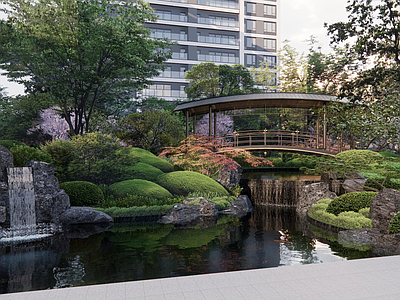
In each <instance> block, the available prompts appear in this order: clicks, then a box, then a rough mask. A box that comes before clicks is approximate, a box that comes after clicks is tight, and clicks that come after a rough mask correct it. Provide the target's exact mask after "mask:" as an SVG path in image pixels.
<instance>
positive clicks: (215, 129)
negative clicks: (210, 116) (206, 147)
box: [214, 111, 217, 138]
mask: <svg viewBox="0 0 400 300" xmlns="http://www.w3.org/2000/svg"><path fill="white" fill-rule="evenodd" d="M216 137H217V112H216V111H214V138H216Z"/></svg>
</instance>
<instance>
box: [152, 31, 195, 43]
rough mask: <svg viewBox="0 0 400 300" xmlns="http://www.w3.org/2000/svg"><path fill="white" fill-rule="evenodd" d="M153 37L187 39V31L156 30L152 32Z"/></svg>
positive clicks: (175, 39) (176, 39)
mask: <svg viewBox="0 0 400 300" xmlns="http://www.w3.org/2000/svg"><path fill="white" fill-rule="evenodd" d="M151 37H152V38H157V39H169V40H174V41H187V34H186V33H171V32H162V31H154V32H152V33H151Z"/></svg>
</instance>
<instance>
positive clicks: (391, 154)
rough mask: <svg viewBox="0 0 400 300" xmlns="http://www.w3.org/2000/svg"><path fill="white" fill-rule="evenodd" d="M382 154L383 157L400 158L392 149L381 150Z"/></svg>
mask: <svg viewBox="0 0 400 300" xmlns="http://www.w3.org/2000/svg"><path fill="white" fill-rule="evenodd" d="M379 154H380V155H382V156H383V157H386V158H387V157H392V158H400V155H398V154H396V153H393V152H392V151H389V150H386V151H380V152H379Z"/></svg>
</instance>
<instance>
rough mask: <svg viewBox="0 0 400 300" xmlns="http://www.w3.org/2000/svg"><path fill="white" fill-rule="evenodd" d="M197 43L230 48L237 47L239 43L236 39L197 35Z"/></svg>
mask: <svg viewBox="0 0 400 300" xmlns="http://www.w3.org/2000/svg"><path fill="white" fill-rule="evenodd" d="M197 41H198V42H199V43H209V44H221V45H232V46H238V45H239V41H238V40H237V39H232V38H224V37H214V36H202V35H199V36H198V37H197Z"/></svg>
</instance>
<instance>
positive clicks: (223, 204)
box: [209, 196, 236, 210]
mask: <svg viewBox="0 0 400 300" xmlns="http://www.w3.org/2000/svg"><path fill="white" fill-rule="evenodd" d="M229 199H230V197H226V196H225V197H215V198H213V199H212V200H209V201H210V202H212V203H214V204H215V205H216V206H217V208H218V210H224V209H227V208H228V207H229V206H231V202H230V201H229ZM235 199H236V198H235Z"/></svg>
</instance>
